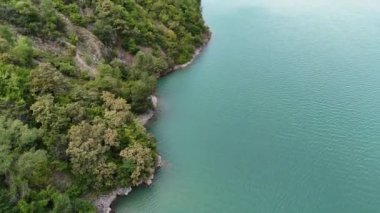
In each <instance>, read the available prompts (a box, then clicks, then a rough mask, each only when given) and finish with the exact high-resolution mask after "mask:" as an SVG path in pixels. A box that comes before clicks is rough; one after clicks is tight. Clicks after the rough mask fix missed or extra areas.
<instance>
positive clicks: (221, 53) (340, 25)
mask: <svg viewBox="0 0 380 213" xmlns="http://www.w3.org/2000/svg"><path fill="white" fill-rule="evenodd" d="M202 2H203V13H204V16H205V19H206V22H207V24H208V25H209V26H210V28H211V29H212V32H213V37H212V40H211V42H210V44H209V45H208V47H207V48H206V49H205V51H204V52H203V54H202V55H201V56H200V57H199V58H198V59H197V60H196V62H195V63H194V64H193V65H191V66H190V67H189V68H187V69H185V70H183V71H180V72H176V73H173V74H171V75H169V76H167V77H165V78H163V79H161V80H160V83H159V87H158V91H157V94H158V96H159V99H160V106H159V114H158V116H157V119H156V120H155V121H154V122H153V123H152V124H151V125H150V131H151V132H152V133H153V134H154V135H155V136H156V137H157V139H158V147H159V151H160V153H161V154H162V156H163V159H164V160H165V161H166V165H165V166H164V167H163V168H162V169H160V170H159V171H158V174H157V176H156V178H155V181H154V184H153V185H152V186H151V187H149V188H144V187H143V188H139V189H135V190H134V191H133V192H132V193H131V194H130V195H128V196H127V197H125V198H122V199H121V200H120V201H119V202H118V203H117V205H116V211H117V212H121V213H122V212H126V213H137V212H139V213H140V212H142V213H151V212H152V213H156V212H157V213H195V212H196V213H214V212H218V213H223V212H226V213H229V212H232V213H242V212H258V213H267V212H269V213H272V212H274V213H282V212H286V213H288V212H289V213H296V212H300V213H306V212H307V213H314V212H315V213H329V212H331V213H338V212H344V213H351V212H352V213H362V212H366V213H372V212H374V213H375V212H380V2H379V1H378V0H334V1H331V0H313V1H312V0H234V1H231V0H203V1H202Z"/></svg>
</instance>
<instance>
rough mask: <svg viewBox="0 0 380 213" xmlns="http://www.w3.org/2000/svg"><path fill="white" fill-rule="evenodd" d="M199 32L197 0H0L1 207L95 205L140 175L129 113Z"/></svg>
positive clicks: (185, 55) (137, 140)
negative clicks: (97, 199)
mask: <svg viewBox="0 0 380 213" xmlns="http://www.w3.org/2000/svg"><path fill="white" fill-rule="evenodd" d="M208 37H209V31H208V28H207V27H206V26H205V25H204V21H203V18H202V15H201V5H200V1H199V0H154V1H153V0H102V1H94V0H81V1H74V0H2V1H0V212H94V211H95V209H94V207H93V206H92V205H91V204H90V203H89V202H88V199H85V198H88V197H94V196H96V195H98V194H100V193H103V192H106V191H108V190H111V189H114V188H116V187H127V186H134V185H138V184H140V183H142V182H145V181H146V180H148V179H149V178H150V177H151V175H152V173H153V172H154V170H155V165H156V159H157V148H156V142H155V139H154V137H153V136H151V135H150V134H149V133H148V132H147V130H146V129H145V128H144V127H143V126H142V125H141V124H140V123H139V121H138V119H137V115H138V114H140V113H145V112H147V111H148V110H150V109H152V107H153V106H152V103H151V98H150V96H151V95H152V93H154V91H155V89H156V84H157V79H158V78H159V77H160V76H161V75H162V74H164V73H165V72H167V71H168V70H170V69H171V68H173V67H174V66H175V65H177V64H182V63H185V62H187V61H188V60H190V59H191V58H192V55H193V53H194V51H195V49H197V48H199V47H201V46H202V45H203V44H204V42H205V41H206V40H207V39H208Z"/></svg>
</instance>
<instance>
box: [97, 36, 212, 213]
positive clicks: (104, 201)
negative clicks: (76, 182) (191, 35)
mask: <svg viewBox="0 0 380 213" xmlns="http://www.w3.org/2000/svg"><path fill="white" fill-rule="evenodd" d="M211 36H212V34H211V32H209V33H208V34H207V37H206V39H204V42H203V44H202V45H201V46H200V47H199V48H197V49H196V50H195V52H194V54H193V57H192V58H191V59H190V60H189V61H188V62H186V63H184V64H179V65H175V66H174V67H172V68H170V69H168V71H167V72H164V73H163V74H161V75H160V76H159V78H162V77H164V76H166V75H169V74H170V73H173V72H176V71H180V70H182V69H185V68H187V67H188V66H190V65H191V64H193V62H194V61H195V60H196V59H197V58H198V56H199V55H200V54H201V53H202V52H203V51H204V49H205V48H206V47H207V45H208V43H209V42H210V40H211ZM150 98H151V101H152V105H153V109H152V110H149V111H148V112H146V113H144V114H141V115H138V116H137V119H138V120H139V122H140V123H141V124H142V125H143V126H146V125H147V124H149V122H150V121H151V120H152V119H153V118H154V117H155V115H156V114H157V108H158V101H159V100H158V97H157V96H156V95H153V94H152V95H151V96H150ZM162 165H163V163H162V157H161V156H160V155H158V156H157V163H156V169H155V171H154V172H153V174H152V176H151V177H149V179H148V180H146V181H145V182H141V183H140V184H138V185H137V186H135V187H140V186H142V185H146V186H150V185H151V184H153V179H154V175H155V173H156V172H157V169H159V168H161V167H162ZM132 189H133V188H132V187H131V186H129V187H120V188H117V189H115V190H113V191H111V192H109V193H108V194H103V195H100V196H98V197H97V198H96V199H95V200H94V201H93V203H94V204H95V206H96V209H97V212H99V213H111V212H114V211H113V209H112V205H113V204H114V203H115V201H117V200H118V197H121V196H127V195H128V194H129V193H131V192H132Z"/></svg>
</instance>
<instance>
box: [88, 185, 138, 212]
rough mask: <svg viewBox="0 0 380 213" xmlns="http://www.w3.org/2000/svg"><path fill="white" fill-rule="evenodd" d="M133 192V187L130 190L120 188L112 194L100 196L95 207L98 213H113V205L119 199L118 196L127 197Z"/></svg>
mask: <svg viewBox="0 0 380 213" xmlns="http://www.w3.org/2000/svg"><path fill="white" fill-rule="evenodd" d="M131 191H132V188H131V187H128V188H118V189H115V190H113V191H112V192H110V193H108V194H106V195H102V196H100V197H99V198H98V199H96V200H95V202H94V203H95V206H96V208H97V212H99V213H110V212H111V211H112V209H111V204H112V202H113V201H114V200H115V199H116V198H117V196H126V195H128V194H129V193H130V192H131Z"/></svg>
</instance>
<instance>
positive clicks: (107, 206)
mask: <svg viewBox="0 0 380 213" xmlns="http://www.w3.org/2000/svg"><path fill="white" fill-rule="evenodd" d="M161 166H162V157H161V156H160V155H158V156H157V162H156V168H159V167H161ZM153 178H154V174H152V175H151V176H150V177H149V179H148V180H146V181H144V182H141V183H140V184H139V185H142V184H146V185H147V186H150V185H151V184H152V183H153ZM131 191H132V188H131V187H127V188H117V189H115V190H113V191H111V192H109V193H108V194H105V195H101V196H100V197H98V198H97V199H96V200H94V204H95V206H96V209H97V212H98V213H110V212H112V209H111V204H112V203H113V202H114V201H115V200H116V198H117V197H118V196H127V195H128V194H129V193H130V192H131Z"/></svg>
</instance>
